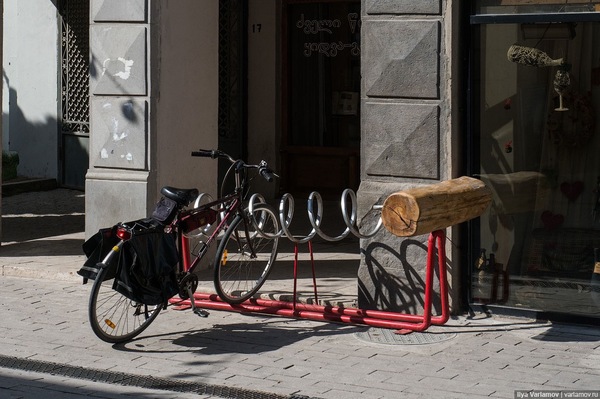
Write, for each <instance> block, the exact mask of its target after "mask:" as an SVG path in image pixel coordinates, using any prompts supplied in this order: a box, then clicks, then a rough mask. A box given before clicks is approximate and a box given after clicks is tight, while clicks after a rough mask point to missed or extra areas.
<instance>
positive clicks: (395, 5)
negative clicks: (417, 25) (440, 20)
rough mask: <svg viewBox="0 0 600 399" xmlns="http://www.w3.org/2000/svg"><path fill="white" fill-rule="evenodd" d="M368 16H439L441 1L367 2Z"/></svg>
mask: <svg viewBox="0 0 600 399" xmlns="http://www.w3.org/2000/svg"><path fill="white" fill-rule="evenodd" d="M364 5H365V12H366V13H367V14H439V13H440V12H441V0H419V1H415V0H365V2H364Z"/></svg>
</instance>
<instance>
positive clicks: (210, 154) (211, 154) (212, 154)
mask: <svg viewBox="0 0 600 399" xmlns="http://www.w3.org/2000/svg"><path fill="white" fill-rule="evenodd" d="M192 156H193V157H205V158H212V159H215V158H217V157H218V156H219V155H218V154H217V151H215V150H198V151H192Z"/></svg>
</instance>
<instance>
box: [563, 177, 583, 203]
mask: <svg viewBox="0 0 600 399" xmlns="http://www.w3.org/2000/svg"><path fill="white" fill-rule="evenodd" d="M560 191H561V192H562V193H563V195H564V196H565V197H567V199H568V200H569V201H571V202H573V201H575V200H576V199H577V198H578V197H579V195H580V194H581V193H582V192H583V182H581V181H574V182H572V183H569V182H563V183H562V184H561V185H560Z"/></svg>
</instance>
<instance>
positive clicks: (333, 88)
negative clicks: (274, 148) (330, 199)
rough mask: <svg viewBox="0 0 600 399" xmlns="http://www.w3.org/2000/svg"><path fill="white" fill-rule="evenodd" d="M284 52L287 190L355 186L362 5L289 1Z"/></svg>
mask: <svg viewBox="0 0 600 399" xmlns="http://www.w3.org/2000/svg"><path fill="white" fill-rule="evenodd" d="M282 54H283V77H284V79H283V80H284V81H283V96H282V98H283V101H282V103H283V112H282V116H283V118H282V120H283V135H282V137H283V154H282V163H283V173H284V178H283V179H282V182H283V184H285V188H284V189H285V190H287V191H289V192H292V193H301V192H310V191H313V190H316V191H319V192H321V193H322V194H338V193H341V191H342V190H343V189H345V188H353V189H356V188H357V187H358V183H359V152H360V109H359V104H360V98H359V97H360V1H320V2H316V1H298V0H288V1H286V2H285V4H284V12H283V53H282ZM324 171H326V172H327V173H323V172H324Z"/></svg>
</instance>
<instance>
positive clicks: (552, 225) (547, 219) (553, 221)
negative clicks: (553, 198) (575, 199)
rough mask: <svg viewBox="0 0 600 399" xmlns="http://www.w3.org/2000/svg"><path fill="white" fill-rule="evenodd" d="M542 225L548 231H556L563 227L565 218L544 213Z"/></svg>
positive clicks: (548, 212)
mask: <svg viewBox="0 0 600 399" xmlns="http://www.w3.org/2000/svg"><path fill="white" fill-rule="evenodd" d="M541 219H542V223H543V224H544V227H545V228H546V229H547V230H554V229H557V228H559V227H560V226H562V224H563V223H564V222H565V217H564V216H563V215H561V214H556V215H555V214H554V213H552V212H551V211H544V212H542V216H541Z"/></svg>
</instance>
